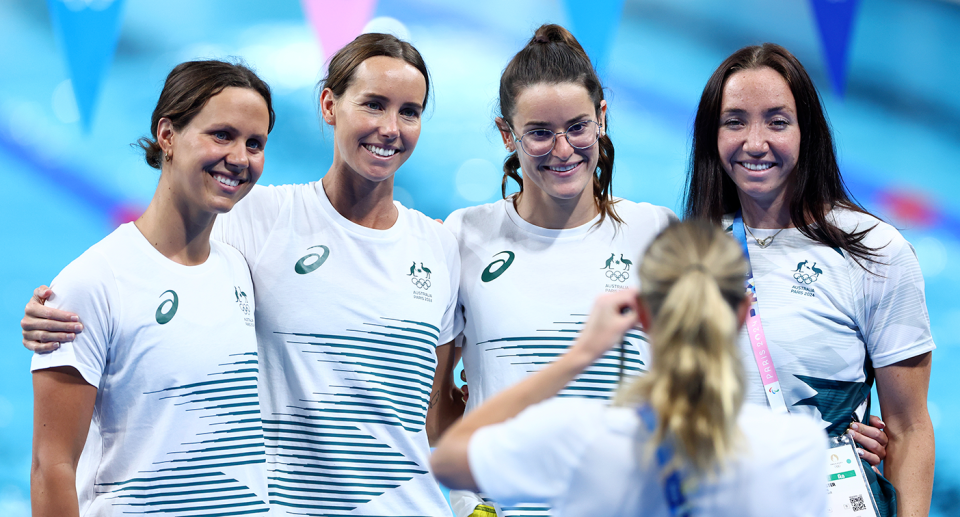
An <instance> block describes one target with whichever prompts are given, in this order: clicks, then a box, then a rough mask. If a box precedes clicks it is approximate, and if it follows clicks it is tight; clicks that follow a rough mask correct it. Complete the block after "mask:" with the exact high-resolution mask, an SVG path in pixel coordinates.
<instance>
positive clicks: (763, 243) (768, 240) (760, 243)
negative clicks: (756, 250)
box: [743, 225, 784, 249]
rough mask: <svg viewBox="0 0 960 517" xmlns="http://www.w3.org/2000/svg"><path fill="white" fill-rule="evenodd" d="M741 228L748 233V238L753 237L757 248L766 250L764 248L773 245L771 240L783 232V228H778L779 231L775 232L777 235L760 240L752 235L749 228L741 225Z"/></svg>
mask: <svg viewBox="0 0 960 517" xmlns="http://www.w3.org/2000/svg"><path fill="white" fill-rule="evenodd" d="M743 227H744V228H746V229H747V233H749V234H750V236H751V237H753V240H755V241H757V246H760V249H763V248H766V247H767V246H769V245H770V244H771V243H773V238H774V237H776V236H777V235H780V232H782V231H783V230H784V229H783V228H780V229H779V230H777V233H775V234H773V235H771V236H769V237H764V238H762V239H758V238H757V236H756V235H754V234H753V232H751V231H750V227H749V226H747V225H743Z"/></svg>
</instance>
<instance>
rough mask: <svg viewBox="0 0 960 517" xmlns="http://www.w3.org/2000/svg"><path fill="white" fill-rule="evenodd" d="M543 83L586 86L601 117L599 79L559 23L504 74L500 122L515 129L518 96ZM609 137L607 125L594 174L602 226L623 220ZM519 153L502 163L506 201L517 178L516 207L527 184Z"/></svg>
mask: <svg viewBox="0 0 960 517" xmlns="http://www.w3.org/2000/svg"><path fill="white" fill-rule="evenodd" d="M542 83H546V84H557V83H575V84H579V85H580V86H583V87H584V89H586V90H587V94H589V95H590V100H591V101H592V102H593V106H594V109H595V110H596V113H597V115H598V116H599V114H600V101H602V100H603V85H601V84H600V78H599V77H598V76H597V72H596V70H594V68H593V64H592V63H591V62H590V58H589V57H588V56H587V53H586V52H585V51H584V50H583V47H581V46H580V43H579V42H577V39H576V38H574V37H573V34H570V31H568V30H567V29H564V28H563V27H561V26H559V25H553V24H549V25H542V26H541V27H540V28H539V29H537V31H536V32H535V33H534V35H533V38H531V39H530V42H529V43H527V45H526V46H525V47H523V49H522V50H520V52H517V54H516V55H515V56H513V59H511V60H510V63H509V64H507V68H506V69H504V71H503V75H501V76H500V106H499V108H500V118H502V119H503V120H505V121H507V123H509V124H510V125H511V126H512V125H513V117H514V115H515V114H516V109H517V97H519V96H520V93H521V92H522V91H523V89H524V88H527V87H529V86H533V85H535V84H542ZM607 120H609V115H608V116H607ZM609 135H610V130H609V129H608V127H604V134H603V136H601V137H600V140H599V141H598V142H597V146H598V147H599V150H600V159H599V161H598V162H597V170H596V171H595V172H594V176H593V197H594V199H595V200H596V203H597V207H598V208H599V209H600V221H599V223H602V222H603V220H604V218H606V217H607V216H609V217H611V218H612V219H613V220H614V221H616V222H618V223H620V222H623V221H622V220H621V219H620V217H619V216H618V215H617V213H616V211H615V210H614V206H613V205H614V203H615V201H613V199H612V195H611V193H610V190H611V183H612V181H613V142H612V141H611V140H610V136H609ZM520 152H522V151H520V150H516V151H514V152H513V153H511V154H510V155H509V156H507V158H506V160H504V162H503V181H502V182H501V193H502V195H503V197H504V198H506V197H507V182H508V180H510V179H513V180H514V181H516V182H517V184H518V185H519V186H520V192H518V193H517V195H516V197H515V198H514V203H516V201H517V200H519V199H520V197H521V196H522V195H523V180H522V179H521V177H520V174H519V170H520V157H519V156H518V154H517V153H520ZM599 223H598V224H599Z"/></svg>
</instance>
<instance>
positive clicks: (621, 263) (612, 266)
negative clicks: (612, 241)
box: [600, 253, 633, 292]
mask: <svg viewBox="0 0 960 517" xmlns="http://www.w3.org/2000/svg"><path fill="white" fill-rule="evenodd" d="M632 265H633V261H632V260H630V259H628V258H626V257H624V256H623V253H621V254H620V258H617V254H616V253H611V254H610V258H608V259H607V260H606V262H604V264H603V267H602V268H600V269H601V270H602V271H603V275H604V276H606V277H607V279H608V280H610V281H611V282H614V284H607V287H606V290H607V292H610V291H619V290H621V289H623V288H625V287H626V285H624V284H625V283H626V282H627V280H629V279H630V266H632ZM618 284H619V285H618Z"/></svg>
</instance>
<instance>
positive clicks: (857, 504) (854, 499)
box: [850, 495, 867, 512]
mask: <svg viewBox="0 0 960 517" xmlns="http://www.w3.org/2000/svg"><path fill="white" fill-rule="evenodd" d="M850 506H851V507H852V508H853V511H855V512H862V511H864V510H866V509H867V505H866V504H864V503H863V496H859V495H852V496H850Z"/></svg>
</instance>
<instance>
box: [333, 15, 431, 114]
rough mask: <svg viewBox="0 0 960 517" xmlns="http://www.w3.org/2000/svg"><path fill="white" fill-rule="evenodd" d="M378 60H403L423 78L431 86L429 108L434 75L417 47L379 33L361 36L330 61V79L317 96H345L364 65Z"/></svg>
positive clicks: (389, 35) (425, 105) (428, 93)
mask: <svg viewBox="0 0 960 517" xmlns="http://www.w3.org/2000/svg"><path fill="white" fill-rule="evenodd" d="M375 56H386V57H392V58H396V59H401V60H403V61H406V62H407V63H409V64H410V65H412V66H413V67H414V68H416V69H417V70H419V71H420V73H421V74H423V80H424V81H425V82H426V85H427V89H426V93H424V94H423V107H424V108H426V107H427V99H429V97H430V74H429V73H428V72H427V64H426V63H425V62H424V61H423V56H421V55H420V52H418V51H417V49H416V48H415V47H414V46H413V45H411V44H409V43H407V42H406V41H403V40H401V39H398V38H397V37H396V36H394V35H392V34H381V33H376V32H372V33H367V34H361V35H359V36H357V37H356V38H355V39H354V40H353V41H351V42H350V43H347V44H346V46H344V47H343V48H341V49H340V50H338V51H337V53H336V54H334V55H333V57H331V58H330V64H329V65H328V66H327V73H326V75H325V76H324V77H323V79H321V80H320V83H319V84H317V93H318V94H319V93H321V92H323V90H324V89H326V88H330V91H332V92H333V96H334V97H339V96H341V95H343V92H345V91H347V88H349V87H350V83H352V82H353V74H354V72H355V71H356V70H357V67H358V66H360V63H363V62H364V61H366V60H367V59H369V58H371V57H375Z"/></svg>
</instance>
